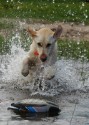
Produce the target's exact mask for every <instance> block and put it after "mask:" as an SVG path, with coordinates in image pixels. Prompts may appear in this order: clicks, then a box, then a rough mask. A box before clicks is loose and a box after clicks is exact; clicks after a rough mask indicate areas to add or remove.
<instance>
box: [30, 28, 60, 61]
mask: <svg viewBox="0 0 89 125" xmlns="http://www.w3.org/2000/svg"><path fill="white" fill-rule="evenodd" d="M28 32H29V33H30V35H31V36H32V40H33V41H32V42H33V44H34V48H35V50H34V54H35V55H36V56H38V57H39V58H40V60H41V61H42V62H45V61H46V60H47V59H48V57H49V56H50V55H51V54H52V50H53V49H54V46H55V42H56V41H57V39H58V38H59V37H60V35H61V33H62V27H61V26H58V27H57V28H53V29H49V28H42V29H40V30H38V31H34V30H32V29H30V28H29V29H28Z"/></svg>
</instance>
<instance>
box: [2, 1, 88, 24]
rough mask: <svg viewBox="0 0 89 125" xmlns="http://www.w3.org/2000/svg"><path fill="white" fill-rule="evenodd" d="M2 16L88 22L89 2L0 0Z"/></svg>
mask: <svg viewBox="0 0 89 125" xmlns="http://www.w3.org/2000/svg"><path fill="white" fill-rule="evenodd" d="M2 17H3V18H25V19H26V18H35V19H44V20H48V21H52V22H54V21H65V22H66V21H68V22H72V21H73V22H85V23H86V24H89V3H88V2H85V0H19V1H17V0H12V2H11V0H8V1H7V2H6V0H0V18H2Z"/></svg>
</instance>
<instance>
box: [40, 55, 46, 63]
mask: <svg viewBox="0 0 89 125" xmlns="http://www.w3.org/2000/svg"><path fill="white" fill-rule="evenodd" d="M40 59H41V61H42V62H45V61H46V60H47V56H46V55H45V54H42V55H41V57H40Z"/></svg>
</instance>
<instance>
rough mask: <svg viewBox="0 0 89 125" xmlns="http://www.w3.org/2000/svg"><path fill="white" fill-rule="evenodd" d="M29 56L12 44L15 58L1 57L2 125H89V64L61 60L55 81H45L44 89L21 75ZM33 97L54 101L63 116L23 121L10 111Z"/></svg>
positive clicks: (23, 119) (0, 116) (0, 114)
mask: <svg viewBox="0 0 89 125" xmlns="http://www.w3.org/2000/svg"><path fill="white" fill-rule="evenodd" d="M16 37H18V39H19V36H18V35H17V36H16ZM16 37H14V38H16ZM14 38H13V39H14ZM26 54H27V52H25V51H24V50H23V48H22V47H21V45H20V44H19V45H17V44H15V43H13V41H12V46H11V54H7V55H1V56H0V125H12V124H13V125H29V124H32V125H89V91H88V90H89V63H88V62H86V61H80V60H77V61H74V60H65V59H61V60H58V61H57V63H56V67H57V70H56V75H55V77H54V78H53V79H52V80H49V81H46V82H43V81H42V88H43V89H42V88H40V87H39V82H38V83H37V82H36V83H37V84H35V83H34V82H32V83H31V82H29V79H28V78H24V77H23V76H22V75H21V63H22V60H23V58H24V57H25V55H26ZM32 97H33V98H44V99H48V100H53V101H54V102H55V103H56V104H58V105H59V108H60V109H61V112H60V114H59V115H58V116H55V117H49V116H48V115H47V114H46V115H45V114H43V115H41V116H39V115H36V116H30V117H21V116H20V115H17V114H15V113H14V112H12V111H10V110H7V108H8V107H9V106H10V104H11V103H12V102H16V101H19V100H22V99H26V98H32Z"/></svg>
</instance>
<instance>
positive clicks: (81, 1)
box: [0, 0, 89, 60]
mask: <svg viewBox="0 0 89 125" xmlns="http://www.w3.org/2000/svg"><path fill="white" fill-rule="evenodd" d="M6 1H7V2H6ZM0 18H13V19H18V18H19V19H29V18H32V19H40V20H47V21H49V22H54V21H64V22H76V23H82V22H83V23H85V24H89V3H88V2H85V0H0ZM13 28H14V25H13V24H12V23H10V22H8V23H7V22H0V30H1V29H13ZM23 36H24V35H22V39H24V37H23ZM25 44H26V43H25ZM25 44H22V46H23V47H24V46H26V47H27V46H28V45H25ZM8 50H9V45H7V44H6V43H5V41H4V38H3V37H2V36H0V52H2V51H3V52H8ZM58 50H59V51H58V57H59V58H61V57H65V58H72V59H78V58H81V59H84V58H87V59H88V60H89V42H87V41H81V42H77V41H75V42H74V41H68V40H64V41H62V40H60V41H58Z"/></svg>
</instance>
